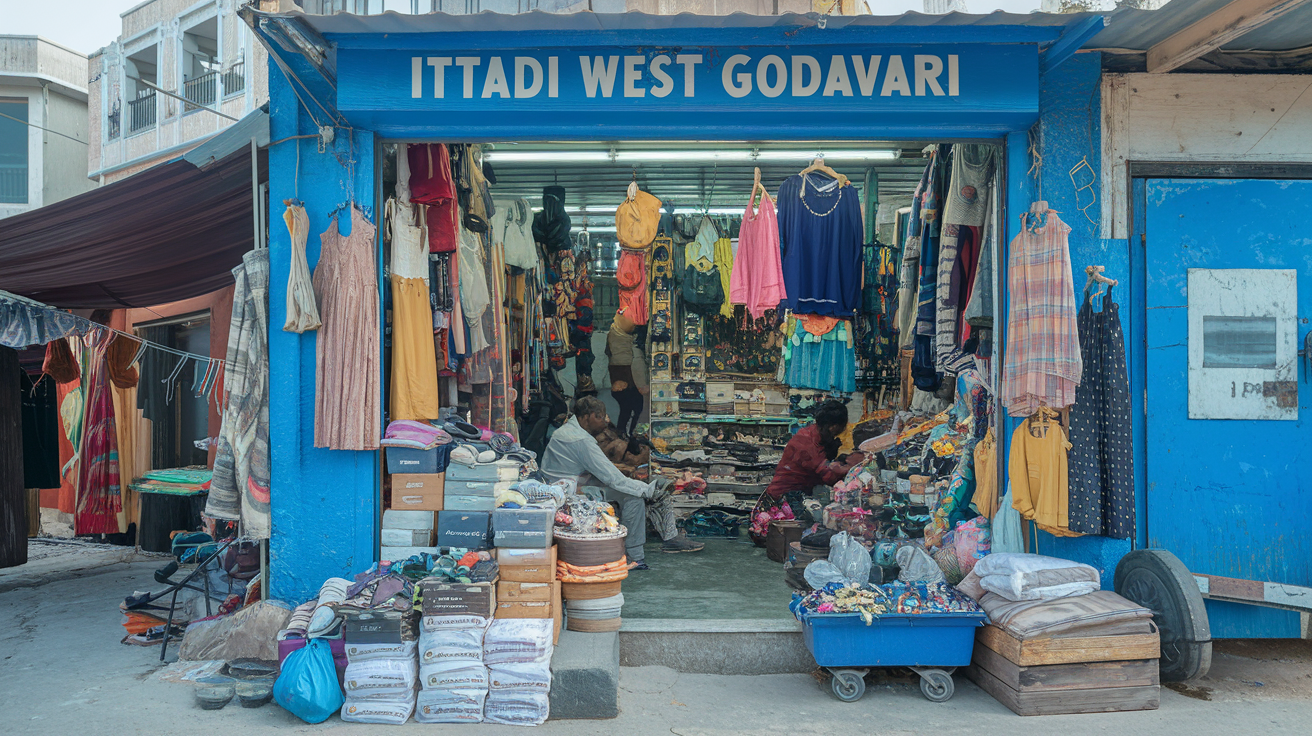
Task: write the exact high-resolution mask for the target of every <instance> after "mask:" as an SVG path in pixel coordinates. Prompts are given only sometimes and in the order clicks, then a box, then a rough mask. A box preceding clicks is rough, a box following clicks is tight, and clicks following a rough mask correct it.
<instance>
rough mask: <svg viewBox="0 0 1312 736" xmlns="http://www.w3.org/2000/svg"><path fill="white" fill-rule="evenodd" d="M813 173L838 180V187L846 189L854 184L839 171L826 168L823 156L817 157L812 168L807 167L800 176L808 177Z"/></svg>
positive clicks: (812, 163)
mask: <svg viewBox="0 0 1312 736" xmlns="http://www.w3.org/2000/svg"><path fill="white" fill-rule="evenodd" d="M811 172H819V173H821V174H824V175H825V176H827V177H829V178H830V179H836V180H837V181H838V186H840V187H845V186H847V185H848V184H851V183H852V182H851V181H850V180H849V179H848V178H847V177H846V176H843V175H842V174H840V173H838V172H837V171H834V170H833V169H831V168H830V167H828V166H826V165H825V159H824V157H823V156H818V157H816V159H815V160H813V161H812V162H811V165H810V166H808V167H806V168H805V169H802V171H801V173H800V176H806V175H807V174H810V173H811Z"/></svg>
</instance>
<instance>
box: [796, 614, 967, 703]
mask: <svg viewBox="0 0 1312 736" xmlns="http://www.w3.org/2000/svg"><path fill="white" fill-rule="evenodd" d="M987 620H988V616H986V615H985V614H984V613H983V612H977V613H924V614H885V615H883V616H879V617H876V618H875V620H874V621H873V622H872V623H871V624H870V625H868V626H867V625H866V623H865V621H863V620H862V619H861V615H860V614H856V613H843V614H832V613H829V614H816V613H804V614H802V641H803V642H804V643H805V644H806V648H807V650H809V651H810V652H811V655H812V656H814V657H815V662H816V664H818V665H820V666H821V667H824V668H825V669H827V670H829V671H830V672H831V673H832V674H833V676H834V680H833V691H834V695H835V697H837V698H838V699H839V700H843V701H847V702H852V701H856V700H860V699H861V696H862V695H863V694H864V693H865V682H864V680H863V679H862V678H864V676H865V674H866V672H868V671H869V670H870V668H872V667H910V668H911V669H912V670H915V672H916V673H917V674H919V675H920V677H921V683H920V689H921V692H922V693H924V695H925V697H926V698H928V699H929V700H931V701H934V702H943V701H945V700H947V699H949V698H951V697H952V693H953V691H954V689H955V688H954V685H953V682H952V669H953V668H956V667H965V666H966V665H968V664H970V658H971V655H972V654H973V652H974V650H975V629H976V628H978V627H980V626H983V625H984V622H985V621H987ZM945 668H946V669H945Z"/></svg>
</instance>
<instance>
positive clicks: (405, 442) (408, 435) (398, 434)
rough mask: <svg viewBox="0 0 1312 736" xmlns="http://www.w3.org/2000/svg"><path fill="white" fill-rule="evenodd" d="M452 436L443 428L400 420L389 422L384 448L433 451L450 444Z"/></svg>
mask: <svg viewBox="0 0 1312 736" xmlns="http://www.w3.org/2000/svg"><path fill="white" fill-rule="evenodd" d="M450 442H451V435H450V434H449V433H447V431H446V430H444V429H442V428H441V427H434V426H433V425H431V424H429V423H428V422H418V421H414V420H411V419H400V420H397V421H394V422H389V423H388V425H387V431H385V432H384V433H383V441H382V442H381V443H379V444H381V445H382V446H383V447H409V448H413V449H416V450H431V449H433V448H434V447H437V446H439V445H445V444H449V443H450Z"/></svg>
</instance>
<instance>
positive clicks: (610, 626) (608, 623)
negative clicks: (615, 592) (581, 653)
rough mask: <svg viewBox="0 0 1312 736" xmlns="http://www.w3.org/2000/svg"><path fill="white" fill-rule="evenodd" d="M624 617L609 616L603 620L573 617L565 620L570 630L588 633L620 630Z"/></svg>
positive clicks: (566, 626)
mask: <svg viewBox="0 0 1312 736" xmlns="http://www.w3.org/2000/svg"><path fill="white" fill-rule="evenodd" d="M623 620H624V619H621V618H608V619H602V620H601V621H588V620H585V619H578V618H571V619H569V620H567V621H566V622H565V628H566V629H567V630H569V631H583V632H587V633H590V634H591V633H597V632H602V631H619V630H620V623H621V622H623Z"/></svg>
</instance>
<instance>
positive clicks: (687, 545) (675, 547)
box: [661, 532, 706, 553]
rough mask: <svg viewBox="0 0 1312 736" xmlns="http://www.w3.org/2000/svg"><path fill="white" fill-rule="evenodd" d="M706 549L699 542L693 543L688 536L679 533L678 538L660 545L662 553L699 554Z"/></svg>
mask: <svg viewBox="0 0 1312 736" xmlns="http://www.w3.org/2000/svg"><path fill="white" fill-rule="evenodd" d="M705 547H706V545H705V544H702V543H701V542H694V541H692V540H691V539H689V538H688V535H686V534H684V533H683V532H679V536H677V537H675V538H673V539H670V540H666V541H665V542H662V543H661V551H662V552H670V553H674V552H701V551H702V550H703V549H704V548H705Z"/></svg>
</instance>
